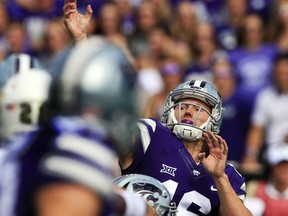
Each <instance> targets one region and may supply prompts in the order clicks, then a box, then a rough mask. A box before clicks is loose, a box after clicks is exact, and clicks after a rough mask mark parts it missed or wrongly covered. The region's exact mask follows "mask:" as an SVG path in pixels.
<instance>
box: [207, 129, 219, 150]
mask: <svg viewBox="0 0 288 216" xmlns="http://www.w3.org/2000/svg"><path fill="white" fill-rule="evenodd" d="M208 134H209V136H210V139H211V141H212V143H213V146H214V147H215V148H220V145H219V140H218V139H217V137H216V136H215V135H214V134H213V133H212V132H211V131H208Z"/></svg>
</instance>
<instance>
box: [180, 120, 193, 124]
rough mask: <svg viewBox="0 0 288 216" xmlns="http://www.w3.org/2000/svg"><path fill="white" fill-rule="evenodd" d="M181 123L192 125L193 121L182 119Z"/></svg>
mask: <svg viewBox="0 0 288 216" xmlns="http://www.w3.org/2000/svg"><path fill="white" fill-rule="evenodd" d="M181 123H184V124H190V125H193V121H192V120H190V119H182V120H181Z"/></svg>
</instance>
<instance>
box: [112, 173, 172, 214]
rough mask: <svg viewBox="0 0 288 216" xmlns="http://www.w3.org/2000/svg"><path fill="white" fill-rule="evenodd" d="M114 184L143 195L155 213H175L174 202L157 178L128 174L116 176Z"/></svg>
mask: <svg viewBox="0 0 288 216" xmlns="http://www.w3.org/2000/svg"><path fill="white" fill-rule="evenodd" d="M114 184H115V185H116V186H118V187H121V188H124V189H125V190H127V191H130V192H133V193H136V194H137V195H139V196H141V197H143V199H144V200H145V201H146V202H147V203H148V204H149V205H150V206H151V207H153V208H154V209H155V211H156V213H157V215H176V212H177V208H176V204H175V203H174V202H173V201H172V200H171V197H170V194H169V192H168V190H167V189H166V187H165V186H164V185H163V184H162V183H161V182H160V181H158V180H157V179H155V178H153V177H151V176H147V175H142V174H129V175H123V176H120V177H118V178H116V179H115V180H114Z"/></svg>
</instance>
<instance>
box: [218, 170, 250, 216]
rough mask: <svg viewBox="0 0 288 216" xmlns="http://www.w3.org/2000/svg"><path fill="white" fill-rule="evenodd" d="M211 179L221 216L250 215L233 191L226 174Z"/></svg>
mask: <svg viewBox="0 0 288 216" xmlns="http://www.w3.org/2000/svg"><path fill="white" fill-rule="evenodd" d="M213 180H214V183H215V186H216V187H217V190H218V195H219V199H220V208H219V213H220V215H221V216H252V214H251V212H250V211H249V210H248V209H247V208H246V207H245V206H244V204H243V202H242V201H241V200H240V199H239V197H238V196H237V194H236V193H235V191H234V189H233V188H232V186H231V184H230V182H229V179H228V176H227V175H226V174H224V175H223V176H221V177H217V178H213Z"/></svg>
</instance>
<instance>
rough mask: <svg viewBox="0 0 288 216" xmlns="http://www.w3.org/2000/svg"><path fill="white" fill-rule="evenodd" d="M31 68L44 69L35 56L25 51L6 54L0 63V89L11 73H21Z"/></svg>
mask: <svg viewBox="0 0 288 216" xmlns="http://www.w3.org/2000/svg"><path fill="white" fill-rule="evenodd" d="M31 68H37V69H42V70H43V69H44V67H43V66H42V65H41V63H40V61H39V60H38V59H37V58H36V57H33V56H31V55H28V54H26V53H14V54H11V55H9V56H7V58H5V59H4V60H3V61H2V62H1V63H0V89H2V88H3V86H4V85H5V83H6V82H7V80H8V79H9V78H10V77H11V76H12V75H13V74H16V73H22V72H23V71H27V70H29V69H31Z"/></svg>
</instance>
